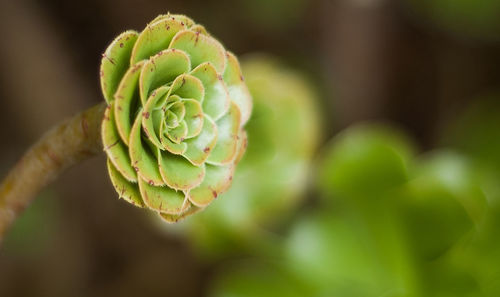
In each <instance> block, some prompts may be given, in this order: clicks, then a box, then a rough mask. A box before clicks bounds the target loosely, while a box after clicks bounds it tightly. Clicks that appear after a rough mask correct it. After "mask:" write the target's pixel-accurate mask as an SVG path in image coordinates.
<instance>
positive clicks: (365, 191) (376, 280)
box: [213, 124, 500, 297]
mask: <svg viewBox="0 0 500 297" xmlns="http://www.w3.org/2000/svg"><path fill="white" fill-rule="evenodd" d="M415 151H416V149H415V147H414V145H413V144H412V141H411V140H409V139H408V138H407V137H405V136H404V134H403V133H401V132H399V131H397V130H395V129H393V128H390V127H388V126H383V125H378V124H377V125H373V124H363V125H358V126H354V127H351V128H348V129H347V130H345V131H344V132H342V133H341V134H340V135H339V136H338V137H336V138H335V139H334V140H332V142H331V143H330V144H328V145H327V147H326V149H325V152H324V153H323V154H322V157H321V159H320V163H321V166H320V170H319V171H320V173H319V179H318V187H319V189H320V191H321V196H322V198H324V199H322V203H321V204H320V205H319V206H318V207H317V209H314V210H312V211H309V212H308V213H306V214H304V215H303V216H302V217H301V218H299V219H298V220H296V221H295V222H294V223H293V224H292V225H291V226H290V230H289V232H288V233H287V235H285V236H284V237H283V239H282V243H281V248H280V249H277V253H276V254H274V255H271V254H268V255H266V256H260V257H256V258H254V259H252V261H246V262H243V263H239V264H237V265H235V267H233V269H232V270H231V271H232V272H231V273H226V274H222V276H221V277H220V278H219V280H218V282H217V283H216V286H215V287H214V289H213V296H224V297H229V296H231V297H236V296H267V295H265V294H264V293H263V292H272V296H297V295H294V294H299V295H300V296H325V297H326V296H357V297H360V296H440V297H442V296H491V297H493V296H499V295H500V286H499V285H498V277H499V276H500V268H498V267H500V265H499V264H500V249H499V244H500V241H499V240H498V236H494V233H495V231H496V230H498V227H499V223H500V218H499V215H498V214H499V213H498V210H495V208H494V207H492V206H491V205H490V204H489V203H488V201H487V199H486V197H485V194H484V191H483V188H482V185H483V182H482V181H483V178H485V177H486V176H487V175H488V174H489V173H488V172H490V171H487V172H481V169H479V168H478V166H476V164H475V161H474V160H475V158H474V157H471V156H468V155H465V154H460V153H457V152H454V151H453V150H449V149H446V150H444V149H441V150H436V151H433V152H431V153H426V154H424V155H422V156H416V155H415ZM489 178H492V177H491V176H490V177H489ZM249 263H251V264H249ZM269 263H272V265H270V264H269ZM256 267H257V268H256ZM258 267H260V268H258ZM247 269H250V271H251V272H248V270H247ZM234 271H236V272H234ZM270 280H272V281H270ZM269 296H271V295H269Z"/></svg>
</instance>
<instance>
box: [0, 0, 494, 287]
mask: <svg viewBox="0 0 500 297" xmlns="http://www.w3.org/2000/svg"><path fill="white" fill-rule="evenodd" d="M168 11H170V12H172V13H182V14H186V15H188V16H190V17H192V18H193V19H194V20H195V21H196V22H199V23H201V24H203V25H205V27H206V28H207V29H208V30H209V32H210V33H211V34H213V35H214V36H216V37H217V38H218V39H219V40H220V41H221V42H222V43H223V44H224V45H225V46H226V48H227V49H229V50H231V51H233V52H235V53H236V54H237V55H238V56H240V57H241V62H242V68H243V73H244V75H245V78H246V81H247V83H248V85H249V88H250V91H251V92H252V95H253V96H254V100H255V109H254V113H253V116H252V119H251V121H250V122H249V124H248V130H249V140H250V144H249V148H248V153H247V155H246V156H245V159H244V160H243V161H242V164H241V166H240V167H241V168H239V169H238V170H239V171H238V172H237V174H236V177H235V182H234V186H233V188H232V189H231V190H230V192H228V193H227V194H225V195H223V196H222V197H221V199H218V200H217V201H215V203H214V204H213V205H211V206H210V207H209V208H208V209H207V210H206V211H204V212H202V213H200V214H199V215H195V216H193V217H192V218H189V219H188V220H186V221H185V222H183V223H182V224H180V225H179V226H171V225H168V226H165V225H163V224H161V222H158V220H156V219H155V218H152V217H151V216H150V215H149V214H148V213H147V212H145V211H142V210H140V209H137V208H134V207H132V206H130V205H128V204H127V203H125V202H124V201H120V200H118V199H116V198H117V197H116V194H115V192H114V190H113V188H112V186H111V184H110V182H109V179H108V177H107V173H106V170H105V169H104V168H105V158H104V156H99V157H97V158H94V159H91V160H88V161H86V162H84V163H83V164H81V165H80V166H78V167H77V168H73V169H71V170H70V171H69V172H68V173H67V174H65V175H64V176H62V177H61V178H60V179H59V180H58V181H57V182H56V183H54V184H53V185H51V186H50V187H48V188H47V189H45V190H44V191H43V192H42V193H41V194H40V195H39V197H38V198H37V200H36V201H35V202H34V203H33V204H32V206H31V207H30V208H29V209H28V210H27V211H26V213H25V214H24V215H23V216H22V217H21V218H20V219H19V220H18V221H17V222H16V224H15V225H14V227H13V229H12V230H11V232H10V234H9V235H8V237H7V238H6V240H5V243H4V245H3V247H2V248H1V249H0V296H146V297H147V296H170V295H175V296H177V297H184V296H185V297H187V296H222V297H237V296H242V297H243V296H245V297H246V296H248V297H250V296H259V297H266V296H285V297H286V296H318V297H321V296H322V297H336V296H340V297H342V296H443V297H444V296H500V236H499V235H500V234H499V231H498V230H500V229H499V228H498V227H500V205H499V199H500V88H499V87H500V0H481V1H479V0H219V1H209V0H203V1H201V0H192V1H186V0H183V1H180V0H121V1H117V0H87V1H64V0H0V36H2V42H0V57H1V58H0V61H2V70H1V71H0V98H1V99H0V100H1V103H2V116H0V139H1V145H0V176H4V175H5V174H6V173H7V170H8V169H9V168H10V167H11V166H12V165H14V164H15V162H16V160H18V159H19V158H20V157H21V155H22V154H23V152H24V150H25V149H26V148H27V147H28V146H29V145H30V144H31V143H33V142H34V141H36V139H37V138H38V137H39V136H40V135H41V134H42V133H43V132H44V131H46V130H47V129H48V128H49V127H51V126H52V125H54V124H56V123H57V122H59V121H61V120H63V119H64V118H66V117H68V116H70V115H72V114H74V113H76V112H78V111H80V110H82V109H84V108H86V107H90V106H92V105H94V104H97V103H99V102H101V101H102V95H101V93H100V89H99V81H98V75H97V73H98V68H99V63H100V58H101V54H102V52H103V51H104V49H105V48H106V46H107V45H108V43H109V42H110V41H111V40H112V39H113V37H115V36H116V35H118V34H119V33H120V32H122V31H124V30H126V29H135V30H139V31H140V30H142V28H144V26H145V24H147V23H148V22H149V21H150V20H152V19H153V18H154V17H155V16H157V15H158V14H162V13H166V12H168Z"/></svg>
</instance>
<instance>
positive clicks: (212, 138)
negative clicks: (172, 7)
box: [100, 14, 252, 222]
mask: <svg viewBox="0 0 500 297" xmlns="http://www.w3.org/2000/svg"><path fill="white" fill-rule="evenodd" d="M100 76H101V87H102V91H103V94H104V98H105V100H106V102H107V104H108V107H107V110H106V112H105V115H104V118H103V122H102V141H103V145H104V150H105V151H106V154H107V156H108V170H109V176H110V178H111V182H112V184H113V186H114V188H115V189H116V191H117V193H118V194H119V195H120V197H121V198H123V199H124V200H126V201H128V202H130V203H132V204H134V205H136V206H139V207H147V208H149V209H151V210H154V211H156V212H158V213H159V214H160V215H161V217H163V218H164V219H165V220H166V221H168V222H175V221H178V220H179V219H181V218H183V217H185V216H187V215H189V214H192V213H194V212H196V211H197V210H200V209H202V208H204V207H205V206H207V205H208V204H210V202H212V201H213V200H214V199H215V198H217V197H218V196H219V195H220V194H221V193H223V192H224V191H226V190H227V189H228V188H229V187H230V185H231V182H232V178H233V173H234V170H235V166H236V164H237V163H238V161H239V160H240V158H241V156H242V155H243V153H244V151H245V149H246V142H247V137H246V132H245V130H244V129H243V127H244V125H245V123H246V122H247V121H248V119H249V117H250V113H251V109H252V99H251V96H250V93H249V92H248V89H247V86H246V85H245V83H244V80H243V76H242V73H241V70H240V66H239V62H238V60H237V58H236V57H235V55H234V54H232V53H230V52H228V51H226V50H225V49H224V47H223V46H222V45H221V44H220V43H219V41H217V40H216V39H215V38H213V37H212V36H210V34H209V33H207V31H206V30H205V28H204V27H203V26H202V25H199V24H196V23H195V22H194V21H193V20H191V19H190V18H188V17H186V16H183V15H174V14H167V15H160V16H158V17H157V18H155V19H154V20H153V21H152V22H151V23H149V24H148V25H147V26H146V28H145V29H144V30H143V31H142V32H141V33H138V32H135V31H126V32H124V33H122V34H120V35H119V36H118V37H116V39H115V40H114V41H113V42H112V43H111V44H110V45H109V47H108V48H107V49H106V51H105V53H104V54H103V57H102V62H101V68H100Z"/></svg>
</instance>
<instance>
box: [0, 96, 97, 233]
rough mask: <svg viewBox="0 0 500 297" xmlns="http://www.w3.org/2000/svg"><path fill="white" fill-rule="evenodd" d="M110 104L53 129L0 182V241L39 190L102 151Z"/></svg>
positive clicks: (77, 116)
mask: <svg viewBox="0 0 500 297" xmlns="http://www.w3.org/2000/svg"><path fill="white" fill-rule="evenodd" d="M105 109H106V104H105V103H104V102H103V103H101V104H98V105H96V106H94V107H91V108H89V109H87V110H85V111H83V112H81V113H79V114H77V115H75V116H74V117H72V118H70V119H68V120H66V121H64V122H62V123H61V124H59V125H57V126H55V127H54V128H52V129H51V130H49V131H48V132H47V133H46V134H45V135H44V136H42V138H41V139H40V140H39V141H38V142H37V143H35V144H34V145H33V146H32V147H31V148H29V149H28V151H27V152H26V153H25V154H24V156H23V157H22V158H21V160H19V162H18V163H17V164H16V165H15V166H14V167H13V168H12V169H11V170H10V172H9V173H8V175H7V176H6V178H5V179H4V180H3V181H2V183H1V184H0V241H1V239H2V238H3V235H4V234H5V232H6V231H7V229H8V228H9V226H10V225H11V224H12V223H13V222H14V220H15V219H16V218H17V217H18V216H19V214H20V213H21V212H22V211H23V210H24V209H25V208H26V207H27V206H28V205H29V204H30V202H31V201H32V200H33V199H34V198H35V196H36V195H37V194H38V192H39V191H40V190H41V189H42V188H43V187H45V186H46V185H47V184H49V183H50V182H52V181H54V180H55V179H56V178H57V177H58V176H59V175H60V174H61V173H62V172H63V171H64V170H66V169H67V168H69V167H71V166H72V165H75V164H78V163H79V162H81V161H82V160H85V159H87V158H89V157H91V156H94V155H97V154H98V153H99V152H101V151H102V144H101V131H100V130H101V129H100V127H101V121H102V118H103V115H104V110H105Z"/></svg>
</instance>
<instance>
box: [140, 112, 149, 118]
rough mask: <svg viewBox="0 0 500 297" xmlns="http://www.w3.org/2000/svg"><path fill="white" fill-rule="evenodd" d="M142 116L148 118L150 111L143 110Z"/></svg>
mask: <svg viewBox="0 0 500 297" xmlns="http://www.w3.org/2000/svg"><path fill="white" fill-rule="evenodd" d="M142 116H143V117H145V118H146V119H149V112H147V111H146V112H143V113H142Z"/></svg>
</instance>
